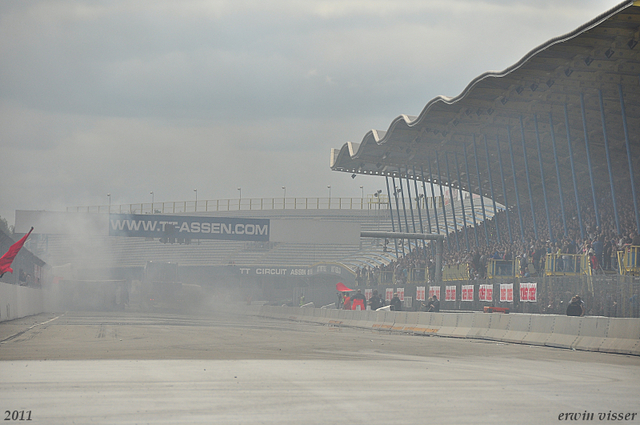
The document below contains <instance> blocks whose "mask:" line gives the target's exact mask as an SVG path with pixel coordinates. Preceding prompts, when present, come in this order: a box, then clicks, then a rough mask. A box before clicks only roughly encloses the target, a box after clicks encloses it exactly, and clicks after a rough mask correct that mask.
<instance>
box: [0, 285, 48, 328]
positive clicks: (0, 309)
mask: <svg viewBox="0 0 640 425" xmlns="http://www.w3.org/2000/svg"><path fill="white" fill-rule="evenodd" d="M44 311H45V306H44V296H43V290H42V289H36V288H28V287H26V286H19V285H10V284H8V283H2V282H0V322H3V321H5V320H13V319H19V318H20V317H25V316H31V315H34V314H40V313H43V312H44Z"/></svg>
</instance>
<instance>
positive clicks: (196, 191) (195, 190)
mask: <svg viewBox="0 0 640 425" xmlns="http://www.w3.org/2000/svg"><path fill="white" fill-rule="evenodd" d="M193 191H194V192H195V193H196V206H195V207H194V208H193V210H194V211H198V189H193Z"/></svg>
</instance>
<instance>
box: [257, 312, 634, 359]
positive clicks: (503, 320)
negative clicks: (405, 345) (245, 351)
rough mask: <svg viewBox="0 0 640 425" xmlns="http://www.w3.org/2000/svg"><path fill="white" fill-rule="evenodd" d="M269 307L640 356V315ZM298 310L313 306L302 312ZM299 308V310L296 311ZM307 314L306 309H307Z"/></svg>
mask: <svg viewBox="0 0 640 425" xmlns="http://www.w3.org/2000/svg"><path fill="white" fill-rule="evenodd" d="M295 310H296V309H291V308H288V307H267V306H265V308H263V309H262V310H261V315H263V316H265V317H271V318H278V319H290V320H302V321H308V322H315V323H321V324H328V325H333V326H347V327H357V328H363V329H372V330H378V331H390V332H404V333H411V334H418V335H440V336H445V337H457V338H475V339H488V340H493V341H504V342H511V343H519V344H531V345H545V346H549V347H559V348H573V349H578V350H586V351H602V352H608V353H620V354H633V355H640V319H630V318H609V317H567V316H559V315H539V314H499V313H492V314H487V313H478V312H474V313H419V312H401V311H398V312H394V311H377V312H373V311H344V310H328V309H326V310H323V312H322V313H321V314H320V315H321V317H322V321H321V322H318V320H317V319H318V313H315V312H313V310H312V309H297V312H296V311H295ZM300 310H310V311H309V312H304V313H303V312H301V311H300ZM295 313H297V314H295ZM305 313H306V314H305Z"/></svg>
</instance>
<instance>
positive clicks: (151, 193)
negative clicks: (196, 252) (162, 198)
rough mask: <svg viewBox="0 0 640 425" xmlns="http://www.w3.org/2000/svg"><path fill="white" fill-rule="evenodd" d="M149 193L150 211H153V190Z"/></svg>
mask: <svg viewBox="0 0 640 425" xmlns="http://www.w3.org/2000/svg"><path fill="white" fill-rule="evenodd" d="M149 195H151V212H152V213H153V201H154V195H153V190H152V191H151V192H149Z"/></svg>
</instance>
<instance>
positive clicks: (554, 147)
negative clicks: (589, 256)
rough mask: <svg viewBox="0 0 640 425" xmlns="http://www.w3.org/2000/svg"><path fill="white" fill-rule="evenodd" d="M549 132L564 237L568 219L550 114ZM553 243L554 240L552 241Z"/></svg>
mask: <svg viewBox="0 0 640 425" xmlns="http://www.w3.org/2000/svg"><path fill="white" fill-rule="evenodd" d="M549 130H550V131H551V142H552V144H553V158H554V159H555V163H556V177H557V178H558V194H559V195H560V210H561V211H562V226H563V228H564V235H565V236H567V218H566V214H565V212H564V195H563V194H562V182H561V180H560V165H559V163H558V149H557V147H556V134H555V132H554V131H553V116H552V115H551V112H549ZM551 240H552V241H553V238H552V239H551Z"/></svg>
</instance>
